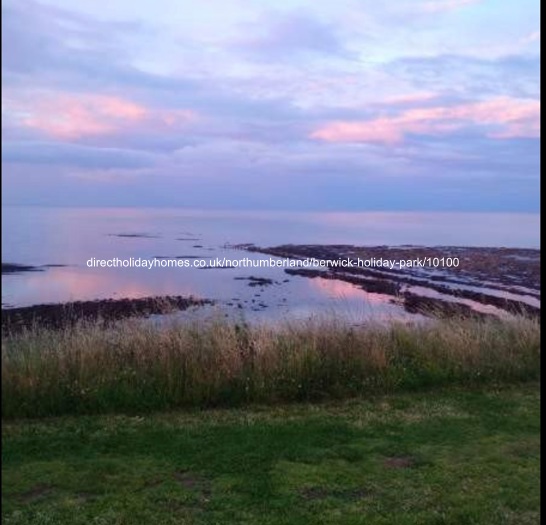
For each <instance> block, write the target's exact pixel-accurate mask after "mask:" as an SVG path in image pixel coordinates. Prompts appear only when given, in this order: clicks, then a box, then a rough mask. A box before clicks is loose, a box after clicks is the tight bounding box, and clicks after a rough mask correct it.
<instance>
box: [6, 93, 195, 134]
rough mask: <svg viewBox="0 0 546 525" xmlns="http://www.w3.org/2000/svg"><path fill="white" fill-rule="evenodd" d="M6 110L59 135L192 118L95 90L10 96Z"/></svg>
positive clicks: (150, 126)
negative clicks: (78, 92)
mask: <svg viewBox="0 0 546 525" xmlns="http://www.w3.org/2000/svg"><path fill="white" fill-rule="evenodd" d="M7 108H8V111H10V112H11V114H12V115H15V116H16V117H15V120H16V121H17V122H18V124H19V125H21V126H23V127H26V128H31V129H34V130H37V131H39V132H42V133H44V134H46V135H48V136H51V137H55V138H58V139H68V140H70V139H79V138H83V137H90V136H98V135H108V134H113V133H117V132H120V131H122V130H124V129H130V128H132V127H134V126H135V125H137V124H138V125H141V126H143V125H146V128H147V129H148V130H152V131H153V130H157V129H161V128H164V127H172V126H175V125H179V124H184V123H188V122H191V121H193V120H195V119H196V118H197V115H196V113H195V112H193V111H191V110H163V109H151V108H148V107H145V106H143V105H141V104H137V103H135V102H133V101H131V100H127V99H124V98H121V97H115V96H109V95H97V94H80V95H74V94H68V93H61V94H48V95H42V96H39V97H37V98H35V99H32V100H28V99H27V100H18V99H17V97H15V99H14V98H13V97H12V99H11V100H10V103H9V104H7Z"/></svg>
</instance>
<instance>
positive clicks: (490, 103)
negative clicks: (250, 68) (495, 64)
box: [311, 97, 540, 144]
mask: <svg viewBox="0 0 546 525" xmlns="http://www.w3.org/2000/svg"><path fill="white" fill-rule="evenodd" d="M466 126H485V127H487V128H489V130H488V131H487V134H488V135H489V136H491V137H495V138H513V137H536V136H538V135H539V134H540V101H537V100H525V99H523V100H521V99H510V98H507V97H499V98H495V99H491V100H486V101H480V102H472V103H464V104H459V105H455V106H450V107H442V106H436V107H424V108H414V109H408V110H406V111H403V112H401V113H399V114H397V115H395V116H389V117H379V118H374V119H370V120H367V121H356V122H351V121H338V122H329V123H327V124H325V125H323V126H321V127H319V128H318V129H316V130H315V131H313V132H312V133H311V138H313V139H319V140H323V141H326V142H377V143H383V144H393V143H398V142H401V141H402V140H403V139H404V137H405V136H406V135H407V134H419V135H435V134H443V133H450V132H453V131H455V130H457V129H460V128H463V127H466Z"/></svg>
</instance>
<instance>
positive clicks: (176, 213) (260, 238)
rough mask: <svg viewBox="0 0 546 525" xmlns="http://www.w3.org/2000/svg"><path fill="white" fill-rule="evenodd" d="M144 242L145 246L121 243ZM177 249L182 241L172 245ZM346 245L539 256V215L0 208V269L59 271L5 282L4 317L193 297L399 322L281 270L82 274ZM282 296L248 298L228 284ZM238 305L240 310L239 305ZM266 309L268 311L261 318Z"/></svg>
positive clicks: (389, 307) (390, 308) (349, 292)
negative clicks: (68, 306) (116, 263)
mask: <svg viewBox="0 0 546 525" xmlns="http://www.w3.org/2000/svg"><path fill="white" fill-rule="evenodd" d="M119 234H145V235H147V236H148V237H146V238H142V237H118V236H117V235H119ZM179 239H182V240H179ZM238 243H254V244H256V245H261V246H273V245H278V244H287V243H294V244H355V245H400V244H416V245H427V246H432V245H444V246H445V245H451V246H506V247H520V248H526V247H530V248H538V247H539V215H538V214H489V213H483V214H482V213H480V214H477V213H384V212H367V213H288V212H235V211H210V210H185V209H142V208H139V209H135V208H38V207H3V208H2V260H3V262H10V263H19V264H29V265H36V266H40V265H47V264H54V265H55V264H59V265H66V266H63V267H51V268H48V269H46V270H45V271H43V272H31V273H22V274H17V275H4V276H2V303H3V305H4V306H23V305H32V304H38V303H44V302H65V301H72V300H82V299H98V298H107V297H143V296H149V295H163V294H181V295H186V294H192V295H196V296H200V297H206V298H210V299H216V300H218V301H219V303H221V304H225V303H227V302H234V301H235V302H241V303H243V304H244V309H245V315H246V314H248V315H251V316H257V317H260V316H262V317H264V318H278V317H283V316H287V317H307V316H309V315H311V314H313V313H317V312H325V311H326V312H336V313H339V312H345V313H347V314H349V315H351V316H354V317H355V318H360V317H362V316H370V315H373V316H375V317H377V316H386V317H391V316H396V317H399V316H407V315H409V314H405V313H404V312H403V311H402V310H401V308H399V307H398V306H395V305H393V304H391V303H390V302H389V300H388V298H387V297H384V296H380V295H377V294H369V293H366V292H364V291H362V290H359V289H357V288H356V287H354V286H352V285H350V284H347V283H342V282H337V281H330V280H324V279H306V278H301V277H290V279H289V282H282V281H284V280H285V279H286V278H287V276H286V274H284V271H283V270H282V269H278V268H238V269H209V270H202V269H197V268H169V269H167V268H154V269H152V270H150V269H142V268H128V269H123V268H117V269H114V268H88V267H87V266H86V261H87V260H88V259H90V258H93V257H94V258H99V259H110V258H115V257H118V258H120V259H126V258H130V257H135V258H138V257H140V258H146V259H150V258H153V257H154V256H162V257H177V256H178V257H180V256H193V257H203V258H213V257H216V256H220V257H227V258H235V259H240V258H241V257H243V256H244V257H247V256H249V257H254V258H261V257H264V256H262V255H260V254H247V253H243V252H240V251H235V250H230V249H228V248H225V245H226V244H238ZM251 275H253V276H259V277H270V278H273V279H275V280H276V281H277V282H279V283H280V284H278V285H274V286H269V287H266V288H265V289H264V290H260V289H258V287H249V286H248V282H247V281H241V280H237V279H235V277H248V276H251ZM245 301H246V302H245ZM259 303H262V304H267V308H263V307H260V306H259Z"/></svg>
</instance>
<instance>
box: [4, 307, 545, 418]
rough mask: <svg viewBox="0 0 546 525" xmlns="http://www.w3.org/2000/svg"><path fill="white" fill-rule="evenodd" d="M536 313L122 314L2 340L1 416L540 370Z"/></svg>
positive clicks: (388, 386) (148, 407) (336, 393)
mask: <svg viewBox="0 0 546 525" xmlns="http://www.w3.org/2000/svg"><path fill="white" fill-rule="evenodd" d="M539 347H540V328H539V323H538V321H536V320H532V319H528V318H525V317H518V318H514V319H511V320H503V321H500V320H495V319H480V320H477V319H450V320H440V321H435V322H430V323H427V324H420V325H405V324H402V323H397V322H393V323H392V324H389V325H387V326H385V325H375V324H369V325H366V326H362V327H350V326H347V325H346V324H343V323H341V322H336V321H335V320H331V321H327V322H324V321H321V322H319V321H309V322H307V323H301V322H300V323H298V324H290V323H287V324H284V325H283V326H280V327H279V326H277V327H268V326H248V325H246V324H245V323H239V324H235V323H229V322H225V321H217V320H210V321H208V322H206V323H205V324H203V323H201V324H199V323H195V324H178V325H176V324H173V325H171V326H162V327H158V326H155V325H153V324H151V323H148V324H146V323H137V322H121V323H118V324H116V325H114V326H111V327H105V326H104V325H102V324H100V323H98V322H95V323H79V324H77V325H76V326H71V327H69V328H66V329H64V330H47V329H44V328H38V327H34V328H32V329H28V330H24V331H22V332H21V333H17V334H11V335H7V336H6V337H4V338H3V340H2V417H3V418H5V419H11V418H24V417H43V416H54V415H55V416H56V415H63V414H73V415H77V414H92V413H108V412H126V413H136V412H143V411H152V410H165V409H173V408H182V407H188V408H189V407H217V406H237V405H241V404H245V403H278V402H292V401H315V400H324V399H335V398H345V397H351V396H356V395H362V394H372V393H373V394H376V393H389V392H394V391H402V390H415V389H422V388H430V387H437V386H444V385H449V384H462V385H465V384H478V383H482V382H487V381H489V382H490V381H499V382H517V381H523V380H536V379H538V376H539V359H540V351H539Z"/></svg>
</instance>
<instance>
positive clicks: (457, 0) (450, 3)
mask: <svg viewBox="0 0 546 525" xmlns="http://www.w3.org/2000/svg"><path fill="white" fill-rule="evenodd" d="M481 1H482V0H435V1H430V2H424V3H422V4H419V9H420V10H421V11H424V12H426V13H445V12H449V11H456V10H458V9H462V8H463V7H467V6H470V5H473V4H477V3H479V2H481Z"/></svg>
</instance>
